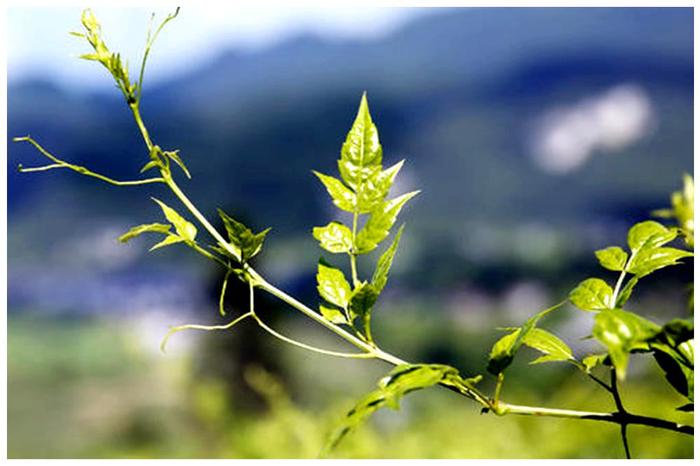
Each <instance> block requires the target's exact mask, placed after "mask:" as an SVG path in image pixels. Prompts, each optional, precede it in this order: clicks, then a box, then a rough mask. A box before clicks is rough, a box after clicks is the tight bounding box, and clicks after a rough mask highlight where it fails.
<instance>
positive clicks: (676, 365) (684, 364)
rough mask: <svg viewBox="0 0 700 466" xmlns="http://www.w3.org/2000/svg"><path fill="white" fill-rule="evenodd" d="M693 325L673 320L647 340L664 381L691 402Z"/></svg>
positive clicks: (693, 362)
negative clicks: (664, 377)
mask: <svg viewBox="0 0 700 466" xmlns="http://www.w3.org/2000/svg"><path fill="white" fill-rule="evenodd" d="M693 330H694V325H693V322H692V321H687V320H682V319H674V320H671V321H670V322H667V323H666V324H665V325H664V326H663V328H662V329H661V331H660V332H659V333H658V334H656V335H655V336H654V337H653V338H651V339H649V340H648V342H649V346H650V347H651V348H652V349H653V352H654V353H653V354H654V359H655V360H656V362H657V363H658V365H659V367H660V368H661V369H662V370H663V371H664V374H665V376H666V380H668V382H669V383H670V384H671V386H672V387H673V388H675V389H676V391H677V392H679V393H680V394H681V395H683V396H685V397H687V398H688V399H689V400H690V401H693V399H694V397H693V391H694V390H693V388H694V372H695V371H694V369H695V355H694V348H693V347H694V344H693V336H694V331H693Z"/></svg>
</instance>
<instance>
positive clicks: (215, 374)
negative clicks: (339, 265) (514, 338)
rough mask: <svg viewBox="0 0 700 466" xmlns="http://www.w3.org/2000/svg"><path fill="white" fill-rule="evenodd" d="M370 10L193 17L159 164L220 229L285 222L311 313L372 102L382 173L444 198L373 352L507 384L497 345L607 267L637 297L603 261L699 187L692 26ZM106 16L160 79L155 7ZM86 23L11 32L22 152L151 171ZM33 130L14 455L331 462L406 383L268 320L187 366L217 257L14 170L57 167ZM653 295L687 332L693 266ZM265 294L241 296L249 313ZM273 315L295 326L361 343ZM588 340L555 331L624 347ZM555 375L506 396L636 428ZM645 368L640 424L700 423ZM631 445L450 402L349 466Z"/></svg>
mask: <svg viewBox="0 0 700 466" xmlns="http://www.w3.org/2000/svg"><path fill="white" fill-rule="evenodd" d="M358 10H359V9H351V8H330V7H329V8H314V9H308V8H307V9H289V10H285V9H280V8H279V7H276V8H275V9H274V10H273V9H270V8H264V7H248V8H238V7H233V6H232V7H224V9H218V8H217V9H216V10H214V9H202V10H201V11H195V9H193V8H192V9H191V8H184V9H183V10H182V11H181V13H180V16H179V17H178V18H177V19H176V20H175V21H173V22H172V23H170V24H169V25H168V26H167V27H166V29H165V30H164V31H163V33H162V35H161V36H160V38H159V41H158V42H157V43H156V45H155V47H154V50H153V52H152V55H151V59H150V63H149V69H148V70H147V74H146V81H145V86H144V96H143V103H142V111H143V114H144V118H145V119H146V123H147V125H148V126H149V128H150V131H151V135H152V136H153V137H154V139H155V140H156V141H157V143H158V144H159V145H160V146H161V147H163V148H166V149H176V148H177V149H180V150H181V156H182V157H183V159H184V160H185V162H186V163H187V165H188V167H189V169H190V171H191V173H192V177H193V179H192V181H186V180H184V179H183V180H182V182H181V185H182V186H183V188H184V189H185V190H186V191H187V192H188V193H189V195H190V196H191V198H192V199H193V200H194V201H195V203H197V205H198V206H200V208H201V209H202V211H203V212H204V213H205V214H207V215H208V216H209V217H210V218H212V219H213V218H215V215H216V211H215V209H216V208H217V207H221V208H223V209H224V210H226V211H227V212H229V213H230V214H231V215H233V216H234V217H236V218H239V219H241V220H243V221H244V222H245V223H247V224H248V225H250V226H252V227H253V229H255V230H258V231H259V230H261V229H263V228H266V227H268V226H271V227H272V228H273V230H272V232H271V233H270V234H269V235H268V239H267V242H266V248H265V251H264V252H263V254H261V255H260V257H259V258H257V267H258V268H259V270H261V271H262V272H263V274H264V275H265V276H267V277H268V278H269V279H270V280H271V281H272V282H273V283H275V284H277V285H278V286H280V287H281V288H283V289H285V290H287V291H288V292H290V293H291V294H292V295H294V296H296V297H298V298H300V299H301V300H302V301H304V302H307V303H309V304H310V305H312V306H313V305H315V303H317V302H318V297H317V295H316V291H315V278H314V275H315V268H316V262H317V260H318V258H319V256H320V255H321V250H320V248H318V246H317V244H316V242H315V240H314V239H313V238H312V236H311V229H312V227H313V226H317V225H324V224H326V223H327V222H328V221H329V220H331V219H333V218H334V216H335V215H336V213H335V210H334V207H333V206H332V204H331V203H330V201H329V199H328V198H327V195H326V193H325V191H324V189H323V187H322V186H321V185H320V183H318V181H317V180H316V179H315V177H314V176H313V175H312V174H311V170H312V169H316V170H319V171H322V172H325V173H334V172H335V161H336V159H337V158H338V156H339V151H340V146H341V144H342V142H343V140H344V138H345V134H346V132H347V131H348V129H349V127H350V125H351V123H352V120H353V118H354V115H355V112H356V109H357V105H358V103H359V99H360V96H361V94H362V92H363V91H367V92H368V97H369V103H370V108H371V111H372V115H373V117H374V120H375V122H376V124H377V126H378V128H379V131H380V138H381V142H382V144H383V147H384V157H385V164H386V165H389V164H392V163H395V162H397V161H399V160H401V159H404V158H405V159H406V160H407V161H406V165H405V167H404V169H403V171H402V173H401V174H400V175H399V179H398V184H399V186H398V188H399V190H398V192H404V191H407V190H410V189H421V190H422V193H421V195H420V196H419V197H417V198H416V199H415V200H414V201H411V203H410V205H408V206H407V207H406V208H405V209H404V211H403V213H402V214H401V217H402V221H405V222H406V223H407V227H406V231H405V233H404V237H403V240H402V244H401V249H400V251H399V253H398V256H397V259H396V262H395V266H394V269H393V270H392V276H391V278H390V281H389V287H388V289H387V291H386V292H385V294H384V296H383V297H382V300H381V301H380V303H379V304H378V308H377V309H376V310H375V313H374V316H375V318H374V322H375V323H374V325H373V330H374V333H375V338H376V339H377V340H378V341H379V342H381V344H382V346H383V347H385V349H387V350H389V351H391V352H395V353H396V354H398V355H400V356H402V357H403V358H405V359H408V360H412V361H425V362H439V363H446V364H451V365H454V366H456V367H458V368H460V369H461V370H462V371H463V372H464V373H465V374H468V375H472V374H476V373H484V372H485V366H486V359H487V355H488V351H489V350H490V347H491V345H492V344H493V342H494V341H496V340H497V339H498V338H500V336H501V335H502V332H500V331H498V330H496V328H497V327H508V326H514V325H519V324H521V323H522V322H523V321H524V320H525V319H526V318H527V317H528V316H529V315H531V314H533V313H534V312H536V311H538V310H541V309H544V308H545V307H548V306H549V305H551V304H553V303H556V302H559V301H560V300H562V299H563V298H564V297H565V296H566V295H567V293H568V291H569V290H570V289H571V288H573V287H574V286H575V285H576V284H577V283H578V282H579V281H580V280H582V279H584V278H586V277H589V276H591V275H593V274H599V275H601V274H602V276H603V277H604V278H607V279H610V280H612V279H613V276H612V275H611V274H610V275H608V273H607V272H605V271H602V269H600V268H599V267H598V266H597V261H596V259H595V257H594V255H593V251H594V250H595V249H598V248H602V247H606V246H609V245H614V244H619V245H624V243H625V238H626V230H627V228H629V227H630V226H631V225H632V224H633V223H634V222H636V221H640V220H644V219H647V218H649V214H650V212H651V211H652V210H653V209H657V208H662V207H665V206H667V205H668V204H669V195H670V193H671V192H672V191H673V190H676V189H679V188H680V187H681V183H682V174H683V173H685V172H688V173H692V171H693V152H692V151H693V132H692V130H693V104H692V102H693V100H692V99H693V11H692V9H690V8H663V9H652V8H634V9H632V8H627V9H624V8H623V9H620V8H604V9H600V8H585V9H577V8H566V9H559V8H551V9H537V8H527V9H511V8H494V9H469V8H461V9H446V8H440V9H429V8H423V9H410V8H406V9H398V8H363V9H361V11H358ZM156 13H157V20H159V19H160V18H162V17H164V16H165V15H166V14H167V13H169V11H156ZM95 14H96V15H97V17H98V18H99V19H100V21H101V22H102V24H103V29H104V35H105V39H106V41H107V43H108V44H109V45H110V47H111V48H112V49H113V50H120V51H122V52H123V54H124V57H125V58H128V62H129V63H130V64H131V71H132V75H136V72H137V65H138V64H139V63H140V50H141V47H142V45H143V43H144V41H145V34H146V31H147V28H148V20H149V17H150V14H151V11H150V10H145V9H109V8H100V9H95ZM79 19H80V10H79V9H75V8H17V7H15V8H11V9H9V10H8V37H7V44H8V47H7V48H8V77H9V78H8V79H9V82H8V137H9V138H11V137H12V136H19V135H26V134H31V135H32V136H33V137H34V138H36V139H37V140H38V141H39V142H40V143H41V144H43V145H45V146H46V147H47V148H48V149H49V150H51V151H52V152H53V153H55V154H57V155H59V156H60V157H62V158H63V159H65V160H67V161H71V162H73V163H76V164H79V165H85V166H87V167H89V168H91V169H92V170H95V171H98V172H100V173H104V174H107V175H109V176H112V177H114V178H117V179H134V178H136V177H138V176H139V175H138V170H139V168H140V167H141V166H142V165H143V164H144V163H145V161H146V160H147V154H146V153H144V150H143V147H142V145H143V143H142V141H141V140H140V138H139V134H138V132H137V130H136V128H135V126H134V124H133V121H132V120H131V117H130V114H129V112H128V109H127V108H126V106H125V105H124V102H123V101H122V98H121V96H120V95H119V93H118V91H117V90H116V89H114V88H113V86H112V85H111V81H110V79H111V78H109V76H107V74H106V72H105V71H104V70H103V69H102V68H100V67H99V66H98V65H97V64H95V63H91V62H85V61H81V60H78V59H77V58H76V57H77V56H78V55H80V54H81V53H85V52H86V51H87V49H86V44H83V43H82V41H81V40H79V39H77V38H75V37H72V36H69V35H68V34H67V33H68V31H77V30H79V29H80V22H79ZM9 138H8V161H7V164H8V166H7V169H8V191H9V192H8V273H9V275H8V301H9V302H8V339H9V341H8V454H9V456H10V457H11V458H42V457H50V458H64V457H98V458H103V457H118V458H124V457H126V458H130V457H146V458H150V457H168V458H169V457H173V458H178V457H183V458H199V457H205V458H209V457H211V458H220V457H243V458H297V457H315V456H316V455H317V454H318V451H319V449H320V446H321V445H322V442H323V440H324V439H325V437H326V435H328V433H329V432H330V429H331V427H332V426H333V424H334V422H336V421H337V420H339V419H340V418H341V417H342V416H343V415H344V413H345V412H346V411H347V410H348V409H349V408H350V407H351V406H352V405H353V404H354V402H355V400H357V399H358V398H359V397H360V396H362V395H363V394H364V393H365V392H367V391H369V390H370V389H372V387H374V386H375V383H376V381H377V380H378V379H379V378H380V377H381V376H382V375H383V374H384V373H385V372H386V371H387V370H388V367H386V366H385V365H382V364H381V363H379V362H376V363H374V362H360V361H344V360H343V361H340V360H334V359H329V358H327V357H324V356H321V355H317V354H311V353H307V352H304V351H303V350H300V349H297V348H293V347H290V346H288V345H285V344H282V343H280V342H278V341H275V340H272V339H271V338H269V337H268V336H267V335H265V334H263V333H261V331H260V329H259V328H257V327H256V326H255V325H253V324H252V323H249V322H246V323H243V324H241V325H240V327H238V328H236V329H235V330H234V331H231V332H220V333H207V334H202V333H197V332H190V333H186V332H183V333H180V334H177V335H175V336H174V337H173V339H172V340H171V342H170V344H169V348H168V352H167V353H166V354H165V355H163V354H161V353H160V352H159V350H158V345H159V342H160V339H161V338H162V337H163V336H164V334H165V333H166V332H167V329H168V326H169V325H177V324H183V323H203V324H216V323H224V322H226V321H225V320H224V319H223V318H221V317H220V316H219V315H218V311H217V300H218V292H219V286H220V281H221V279H222V273H221V270H219V269H217V268H216V267H214V265H213V264H209V263H206V262H205V261H203V260H202V259H201V258H200V257H199V256H196V257H195V256H194V255H193V254H192V253H191V251H190V250H189V249H187V248H185V247H178V246H174V247H169V248H165V249H162V250H158V251H156V252H154V253H150V254H148V253H147V252H146V251H147V249H148V247H150V245H151V243H152V242H153V239H152V238H147V237H143V238H138V239H137V240H134V241H133V242H131V243H129V244H128V245H122V244H119V243H118V242H117V241H116V238H117V237H118V236H119V235H120V234H121V233H123V232H125V231H126V230H128V229H129V228H130V227H131V226H133V225H137V224H140V223H150V222H154V221H162V220H163V219H162V218H161V216H162V214H161V213H160V211H159V209H158V208H157V206H156V205H155V204H154V203H153V202H151V200H150V199H149V196H157V197H159V198H161V199H163V200H165V201H166V202H169V203H171V205H176V201H175V200H173V199H171V198H170V197H168V194H167V193H166V192H165V190H164V189H163V188H160V187H149V186H145V187H136V188H115V187H112V186H109V185H106V184H103V183H100V182H98V181H97V180H94V179H91V178H85V177H81V176H78V175H77V174H75V173H72V172H68V171H59V170H56V171H50V172H45V173H31V174H20V173H18V172H17V171H16V166H17V164H19V163H23V164H24V165H25V166H37V165H43V164H44V162H45V160H43V159H42V158H41V157H40V156H39V155H38V154H37V153H36V152H35V151H34V150H32V149H31V148H30V147H29V146H28V145H19V144H13V143H11V142H10V139H9ZM202 233H203V232H202ZM202 238H204V234H202ZM334 259H337V258H334ZM366 262H371V261H366ZM371 263H373V262H371ZM371 263H369V264H366V265H367V268H366V269H364V270H365V271H368V270H370V268H369V267H370V266H371ZM656 275H657V278H656V279H653V280H648V282H647V283H644V282H642V284H641V285H640V286H639V287H638V292H637V294H636V296H635V297H634V298H633V300H632V301H631V302H630V304H629V307H630V308H631V309H633V310H636V311H638V312H640V313H641V314H643V315H644V316H645V317H647V318H650V319H652V320H656V321H657V322H661V321H663V320H665V319H668V318H671V317H681V316H687V315H688V313H689V312H690V311H689V310H688V309H687V307H686V302H687V289H686V288H687V283H689V282H691V281H692V267H691V266H690V265H688V266H681V267H673V268H669V269H665V270H663V271H661V272H658V273H657V274H656ZM244 291H245V290H241V287H240V286H233V285H232V288H231V290H230V292H229V294H228V300H227V306H228V308H229V310H230V311H229V312H230V313H231V314H232V315H237V314H238V313H241V312H242V310H243V306H244V303H245V293H244ZM260 300H261V304H259V306H262V307H264V308H265V309H266V315H268V318H269V319H270V321H271V322H273V323H274V326H275V327H276V328H278V329H279V330H281V331H283V332H285V333H288V334H290V335H293V336H295V337H296V338H298V339H302V340H305V341H311V342H314V343H315V344H317V345H319V346H324V347H327V348H333V347H337V343H336V342H335V341H334V339H333V338H332V336H331V335H329V334H328V333H326V332H324V330H323V329H322V328H319V327H317V326H315V325H314V324H313V323H312V322H310V321H308V319H305V318H303V316H300V315H298V314H297V313H295V311H294V310H292V309H289V308H285V307H284V306H280V305H279V303H278V302H276V301H275V300H273V299H265V298H263V297H262V296H261V297H260ZM591 321H592V319H591V315H590V314H587V313H583V312H580V311H576V310H575V309H573V308H572V307H570V306H567V307H565V308H563V309H562V310H561V311H558V312H557V313H555V314H554V315H552V316H551V317H548V318H547V320H546V321H545V322H544V326H545V327H547V328H549V329H551V330H554V331H556V332H558V333H559V334H560V335H561V336H562V337H563V338H564V339H565V340H566V341H567V342H568V343H569V344H570V345H571V346H572V347H573V348H574V350H575V352H576V354H577V355H581V354H586V352H590V351H595V350H596V349H597V347H596V345H595V343H593V342H592V341H591V340H585V339H584V337H586V336H587V335H588V332H589V331H590V325H591ZM334 345H335V346H334ZM533 356H534V355H533V354H528V353H527V351H524V352H523V354H519V355H518V358H516V362H515V365H514V367H513V368H512V371H511V373H510V374H509V377H508V383H507V384H506V387H505V389H504V397H505V398H506V399H508V401H511V402H514V403H519V404H543V405H545V406H552V407H568V408H577V409H590V410H611V409H613V406H612V403H611V401H610V400H609V398H608V396H607V394H606V393H604V392H603V391H602V390H600V389H599V388H598V387H597V386H595V384H591V383H589V382H588V381H587V380H585V379H584V378H583V377H582V376H581V375H579V374H578V373H576V372H575V369H573V368H570V367H567V366H563V365H557V364H552V365H543V366H535V367H528V364H527V363H528V358H532V357H533ZM637 359H639V358H633V364H632V368H631V375H630V379H629V381H628V382H627V383H626V384H624V386H623V388H622V390H623V396H624V398H625V399H626V400H627V404H628V408H629V409H631V410H633V411H634V410H636V411H640V412H641V413H644V414H649V415H659V416H664V417H667V416H670V417H672V418H673V419H678V420H679V421H683V422H690V421H691V420H692V414H678V413H673V409H674V408H675V407H676V406H678V405H680V404H682V403H683V400H682V399H680V396H679V395H676V394H675V392H674V391H673V389H672V388H670V386H668V384H667V383H666V381H665V380H664V378H663V375H662V374H661V373H660V370H659V369H658V368H656V367H655V366H653V365H652V364H651V363H650V362H649V361H646V360H644V359H639V360H637ZM487 379H488V378H487ZM491 383H492V381H491V380H486V382H485V386H488V384H491ZM443 392H444V393H443ZM669 413H670V414H669ZM618 437H619V433H618V430H617V428H615V426H613V425H610V426H607V425H598V424H591V423H586V422H575V421H567V420H555V419H529V418H516V417H512V418H511V417H508V418H503V419H500V418H495V417H494V416H491V415H485V416H480V415H479V413H478V408H477V406H476V405H475V404H473V403H471V402H469V401H466V400H464V399H462V398H459V397H457V396H455V395H453V394H452V393H450V392H447V391H446V390H439V389H432V390H429V391H426V392H424V393H420V394H414V395H411V396H409V397H408V398H406V399H405V400H404V401H403V403H402V410H401V411H399V412H394V411H389V412H380V413H378V415H377V416H375V417H374V418H373V419H372V420H371V421H370V423H369V424H368V425H367V426H366V427H363V428H361V429H360V430H359V431H358V432H357V433H356V434H354V435H352V436H351V437H349V438H348V439H347V440H346V441H345V442H344V443H343V444H342V445H341V447H340V448H339V449H338V450H337V452H336V455H337V456H338V457H353V458H374V457H381V458H399V457H413V458H620V457H623V455H624V451H623V450H622V445H621V442H620V441H619V438H618ZM630 442H631V448H632V452H633V454H634V455H635V457H637V458H660V457H680V458H690V457H692V456H693V444H692V438H686V437H685V436H680V435H676V434H671V433H666V432H664V431H654V430H651V429H648V428H643V427H633V428H631V429H630Z"/></svg>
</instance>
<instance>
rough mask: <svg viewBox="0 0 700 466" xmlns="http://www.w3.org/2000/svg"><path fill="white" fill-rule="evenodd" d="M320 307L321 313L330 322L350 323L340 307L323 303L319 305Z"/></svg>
mask: <svg viewBox="0 0 700 466" xmlns="http://www.w3.org/2000/svg"><path fill="white" fill-rule="evenodd" d="M319 309H320V310H321V315H322V316H323V317H324V318H325V319H326V320H327V321H329V322H332V323H334V324H348V323H349V322H348V319H347V318H346V317H345V314H343V312H342V311H341V310H340V309H336V308H334V307H328V306H324V305H323V304H321V306H319Z"/></svg>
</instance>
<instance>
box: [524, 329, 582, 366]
mask: <svg viewBox="0 0 700 466" xmlns="http://www.w3.org/2000/svg"><path fill="white" fill-rule="evenodd" d="M523 344H525V345H527V346H529V347H530V348H534V349H536V350H537V351H540V352H542V353H544V356H540V357H539V358H537V359H535V360H534V361H532V362H531V363H530V364H539V363H543V362H550V361H570V360H573V359H574V356H573V353H572V352H571V348H569V346H568V345H567V344H566V343H564V342H563V341H562V340H561V339H560V338H559V337H557V336H556V335H554V334H552V333H550V332H548V331H546V330H543V329H541V328H533V329H532V330H531V331H530V332H529V333H528V334H527V335H525V337H523Z"/></svg>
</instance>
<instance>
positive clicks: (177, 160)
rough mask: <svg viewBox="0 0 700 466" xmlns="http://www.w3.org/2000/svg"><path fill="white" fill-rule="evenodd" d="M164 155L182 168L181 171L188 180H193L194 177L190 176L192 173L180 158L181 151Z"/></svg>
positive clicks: (173, 151) (167, 152) (165, 152)
mask: <svg viewBox="0 0 700 466" xmlns="http://www.w3.org/2000/svg"><path fill="white" fill-rule="evenodd" d="M163 154H165V155H166V156H167V157H169V158H170V159H172V160H173V161H174V162H175V163H176V164H177V165H178V166H179V167H180V169H181V170H182V171H183V172H184V173H185V176H186V177H187V178H190V179H191V178H192V176H190V171H189V170H188V169H187V167H186V166H185V162H183V161H182V159H181V158H180V151H179V150H172V151H164V152H163Z"/></svg>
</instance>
